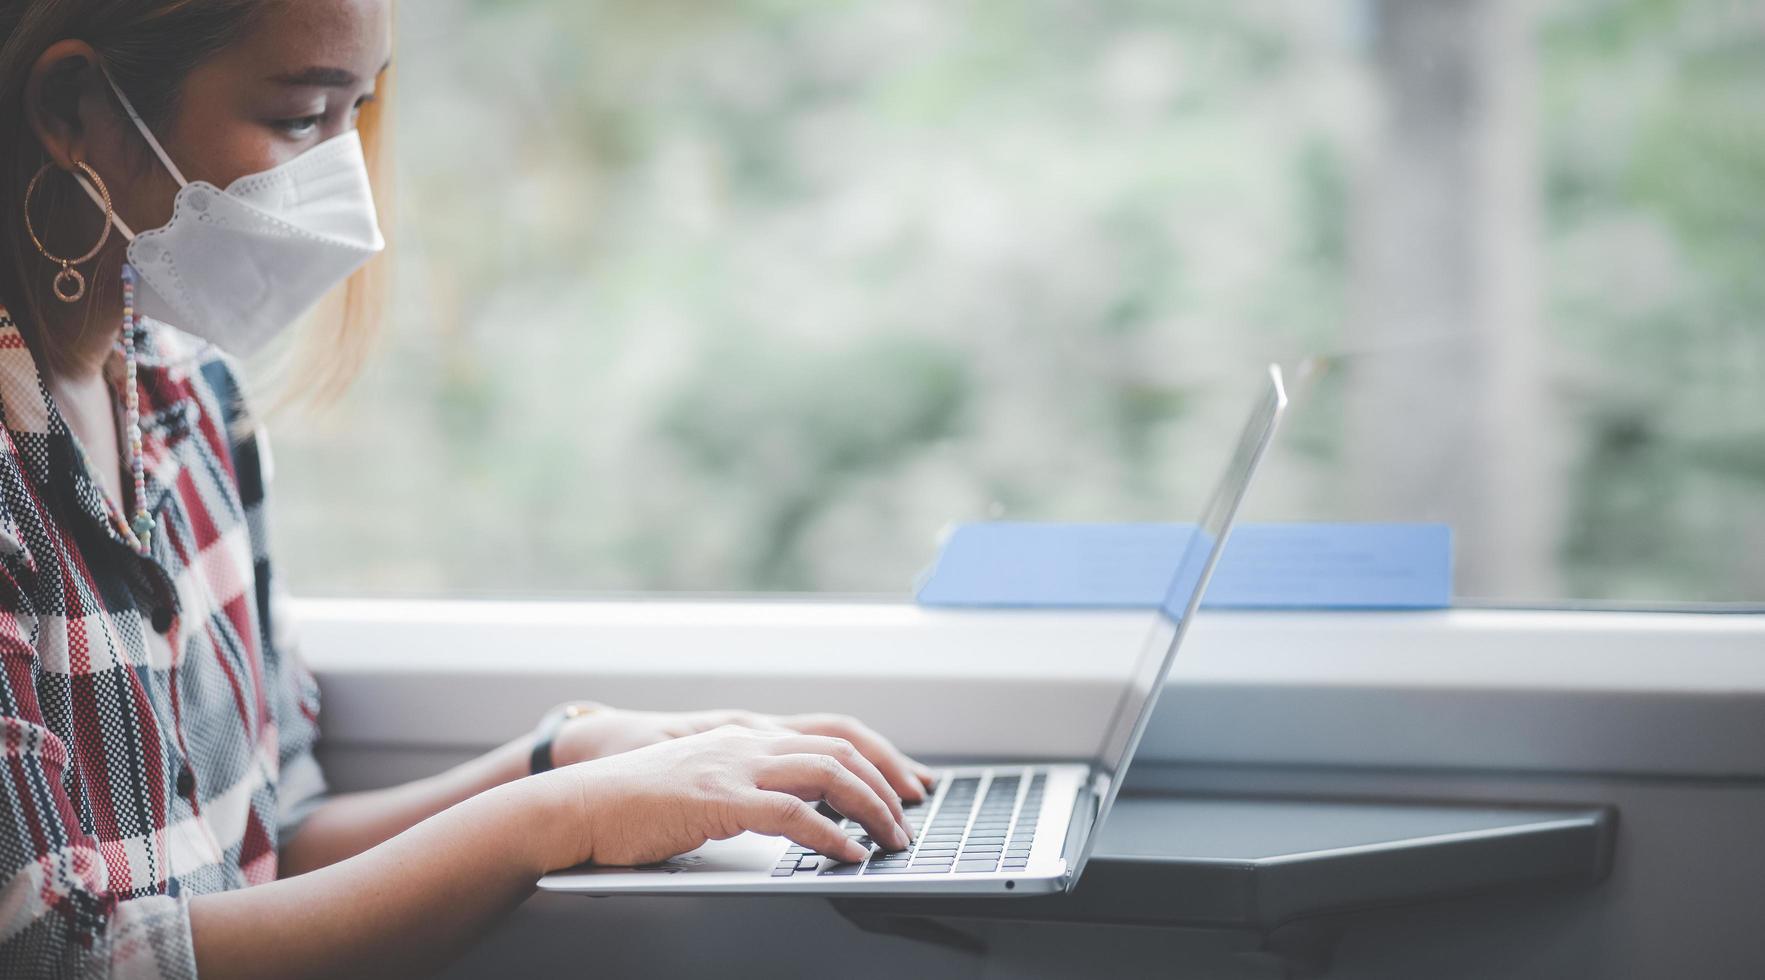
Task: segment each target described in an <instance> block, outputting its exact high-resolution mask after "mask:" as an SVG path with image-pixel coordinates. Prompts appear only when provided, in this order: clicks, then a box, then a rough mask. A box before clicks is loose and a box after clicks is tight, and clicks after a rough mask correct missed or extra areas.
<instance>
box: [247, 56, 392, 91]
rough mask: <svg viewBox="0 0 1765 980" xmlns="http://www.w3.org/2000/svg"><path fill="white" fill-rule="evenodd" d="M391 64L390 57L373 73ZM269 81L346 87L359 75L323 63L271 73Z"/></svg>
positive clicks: (315, 86)
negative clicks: (295, 69) (297, 69)
mask: <svg viewBox="0 0 1765 980" xmlns="http://www.w3.org/2000/svg"><path fill="white" fill-rule="evenodd" d="M391 65H392V59H391V58H388V59H386V64H384V65H381V66H380V71H378V72H375V73H374V74H375V75H379V74H380V73H381V72H384V71H386V69H387V68H388V67H390V66H391ZM270 81H272V82H279V83H281V84H283V85H300V86H307V87H311V88H348V87H349V86H351V85H354V84H356V83H357V82H359V81H361V77H360V76H358V75H357V74H356V73H355V72H353V71H350V70H349V69H347V68H327V67H325V66H323V65H313V66H312V67H310V68H302V69H300V70H299V71H291V72H284V73H282V74H280V75H271V76H270Z"/></svg>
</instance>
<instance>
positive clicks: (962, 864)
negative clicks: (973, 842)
mask: <svg viewBox="0 0 1765 980" xmlns="http://www.w3.org/2000/svg"><path fill="white" fill-rule="evenodd" d="M998 867H999V862H997V861H958V862H956V873H957V874H974V873H975V872H977V871H994V870H997V869H998Z"/></svg>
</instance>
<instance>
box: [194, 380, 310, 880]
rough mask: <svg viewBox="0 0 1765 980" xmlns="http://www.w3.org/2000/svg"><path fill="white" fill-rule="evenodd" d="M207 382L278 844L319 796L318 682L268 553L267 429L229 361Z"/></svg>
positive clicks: (291, 834)
mask: <svg viewBox="0 0 1765 980" xmlns="http://www.w3.org/2000/svg"><path fill="white" fill-rule="evenodd" d="M213 369H214V371H213V374H212V375H211V379H210V380H211V383H212V384H214V386H215V388H216V390H217V391H219V392H221V393H222V394H223V397H224V398H225V402H224V404H225V406H226V407H225V408H224V410H223V415H224V416H225V417H226V418H227V425H228V430H229V432H230V433H231V435H232V442H233V445H232V452H233V465H234V469H235V472H236V474H237V477H238V481H239V499H240V503H241V504H242V505H243V506H244V508H245V521H246V525H247V527H248V529H249V532H250V536H251V552H252V563H253V574H254V577H255V579H256V590H257V596H256V598H257V606H258V612H259V616H260V622H261V624H262V629H263V650H264V667H265V670H266V671H267V673H268V674H269V677H270V680H271V683H272V687H271V694H272V705H271V709H272V711H273V712H274V715H275V719H276V735H277V740H278V747H277V760H278V763H279V766H278V769H279V776H278V784H279V785H278V791H277V800H278V803H277V829H276V840H277V844H278V846H279V847H286V846H287V845H288V842H289V841H290V840H292V839H293V838H294V835H295V833H296V832H297V831H299V829H300V826H301V824H302V823H303V822H304V821H305V820H306V818H307V816H308V815H309V814H311V813H312V811H313V810H314V809H316V808H317V807H318V805H319V804H320V803H321V802H323V800H324V795H325V777H324V773H323V772H322V771H321V770H320V768H319V763H318V760H317V759H316V758H314V756H313V746H314V744H315V743H316V742H317V741H318V737H319V685H318V682H317V681H315V680H314V679H313V675H312V672H311V671H309V670H307V667H306V664H305V663H303V662H302V661H301V659H300V651H299V644H298V642H297V635H296V634H297V632H298V630H297V629H296V624H295V621H294V616H293V611H292V609H291V608H290V606H291V603H290V601H289V599H288V594H287V591H286V589H284V588H283V585H282V582H281V580H280V579H279V578H277V577H276V572H275V568H274V567H273V563H272V562H271V560H270V546H269V542H270V533H269V530H270V529H269V487H270V481H271V478H272V476H273V475H274V471H275V463H274V459H273V457H272V456H271V454H270V443H269V435H268V433H267V432H266V431H265V430H264V428H263V427H262V426H261V425H260V424H258V423H257V421H256V420H255V418H254V417H253V415H252V413H251V412H250V410H249V407H248V406H247V405H246V403H245V401H244V399H243V397H242V395H241V394H240V392H241V389H240V386H239V384H238V382H237V378H236V376H235V375H234V374H233V372H232V367H231V365H230V364H229V363H228V362H227V361H226V360H225V359H224V358H222V359H221V360H219V361H217V362H215V363H214V365H213Z"/></svg>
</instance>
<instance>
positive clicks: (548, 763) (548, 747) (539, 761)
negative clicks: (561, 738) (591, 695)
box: [527, 701, 600, 775]
mask: <svg viewBox="0 0 1765 980" xmlns="http://www.w3.org/2000/svg"><path fill="white" fill-rule="evenodd" d="M599 707H600V705H597V704H593V703H591V702H582V701H578V702H574V703H571V704H561V705H559V706H557V707H556V708H553V709H552V710H550V711H548V712H546V713H545V716H544V717H543V718H541V719H539V726H538V727H537V728H535V729H534V730H533V751H532V753H530V754H529V755H528V756H527V771H528V772H530V773H532V774H534V775H538V774H539V773H542V772H548V771H550V770H552V769H556V768H557V766H558V764H557V762H556V760H554V759H553V758H552V743H553V742H555V741H556V740H557V738H558V731H559V730H560V729H562V728H563V727H564V722H567V721H569V720H570V719H572V718H580V717H582V716H583V715H586V714H590V713H592V712H594V711H595V710H596V709H597V708H599Z"/></svg>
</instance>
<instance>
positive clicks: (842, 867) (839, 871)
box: [821, 864, 864, 875]
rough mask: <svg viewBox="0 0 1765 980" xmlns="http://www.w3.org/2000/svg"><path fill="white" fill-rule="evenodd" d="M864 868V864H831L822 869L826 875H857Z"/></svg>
mask: <svg viewBox="0 0 1765 980" xmlns="http://www.w3.org/2000/svg"><path fill="white" fill-rule="evenodd" d="M863 870H864V865H862V864H830V865H827V866H826V867H823V868H822V869H821V873H822V874H824V875H855V874H857V873H858V872H860V871H863Z"/></svg>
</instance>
